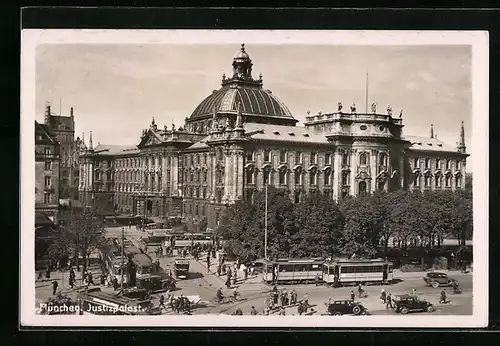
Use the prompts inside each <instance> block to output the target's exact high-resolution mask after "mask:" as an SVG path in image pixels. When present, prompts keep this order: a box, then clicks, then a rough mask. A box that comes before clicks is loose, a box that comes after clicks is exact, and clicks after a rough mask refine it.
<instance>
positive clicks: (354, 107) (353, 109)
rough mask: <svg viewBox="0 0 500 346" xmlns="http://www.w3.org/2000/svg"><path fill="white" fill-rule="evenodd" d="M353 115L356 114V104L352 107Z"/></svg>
mask: <svg viewBox="0 0 500 346" xmlns="http://www.w3.org/2000/svg"><path fill="white" fill-rule="evenodd" d="M351 113H356V104H355V103H353V104H352V105H351Z"/></svg>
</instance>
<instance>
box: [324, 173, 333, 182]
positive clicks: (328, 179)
mask: <svg viewBox="0 0 500 346" xmlns="http://www.w3.org/2000/svg"><path fill="white" fill-rule="evenodd" d="M331 177H332V175H331V173H330V171H326V172H325V185H331V184H332V182H331Z"/></svg>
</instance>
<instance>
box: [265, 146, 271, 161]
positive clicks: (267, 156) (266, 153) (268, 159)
mask: <svg viewBox="0 0 500 346" xmlns="http://www.w3.org/2000/svg"><path fill="white" fill-rule="evenodd" d="M264 162H271V151H270V150H268V149H265V150H264Z"/></svg>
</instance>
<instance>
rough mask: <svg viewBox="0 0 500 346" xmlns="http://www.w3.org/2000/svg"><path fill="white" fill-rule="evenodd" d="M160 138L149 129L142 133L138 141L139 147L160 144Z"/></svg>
mask: <svg viewBox="0 0 500 346" xmlns="http://www.w3.org/2000/svg"><path fill="white" fill-rule="evenodd" d="M162 143H163V142H162V140H161V139H160V138H158V135H157V134H155V133H154V132H152V131H151V130H149V131H147V132H146V133H144V135H143V136H142V139H141V143H139V145H138V146H139V147H146V146H150V145H157V144H162Z"/></svg>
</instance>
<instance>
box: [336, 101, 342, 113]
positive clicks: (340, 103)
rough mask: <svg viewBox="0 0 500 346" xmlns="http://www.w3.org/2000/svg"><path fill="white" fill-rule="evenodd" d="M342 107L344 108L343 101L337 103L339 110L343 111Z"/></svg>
mask: <svg viewBox="0 0 500 346" xmlns="http://www.w3.org/2000/svg"><path fill="white" fill-rule="evenodd" d="M342 108H344V106H342V102H339V103H338V104H337V110H338V111H339V112H342Z"/></svg>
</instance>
